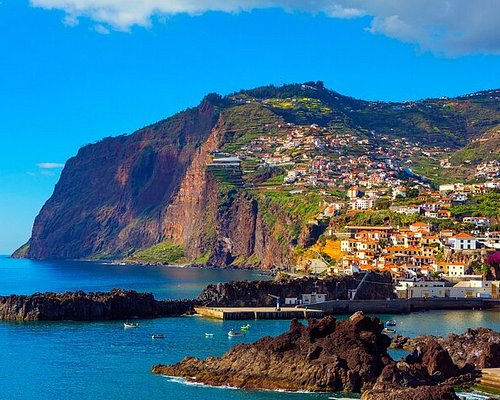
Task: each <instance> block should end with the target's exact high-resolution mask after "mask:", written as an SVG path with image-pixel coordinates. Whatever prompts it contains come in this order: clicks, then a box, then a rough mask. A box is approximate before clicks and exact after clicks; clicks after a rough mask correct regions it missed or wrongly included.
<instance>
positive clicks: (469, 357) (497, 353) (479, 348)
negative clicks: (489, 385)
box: [392, 328, 500, 369]
mask: <svg viewBox="0 0 500 400" xmlns="http://www.w3.org/2000/svg"><path fill="white" fill-rule="evenodd" d="M431 340H435V341H437V342H438V343H439V344H440V345H441V346H442V347H443V348H445V349H446V351H448V353H449V354H450V356H451V358H452V359H453V362H454V363H455V364H457V365H458V366H460V367H463V366H464V365H466V364H472V365H474V366H475V367H476V368H480V369H482V368H500V333H499V332H495V331H493V330H491V329H486V328H478V329H468V330H467V332H464V333H462V334H460V335H457V334H454V333H452V334H450V335H449V336H448V337H445V338H443V337H435V336H417V337H416V338H408V337H404V336H399V335H397V336H395V337H394V338H393V344H392V346H393V347H395V348H405V349H408V350H411V351H413V350H414V349H416V348H417V347H419V346H421V345H422V344H424V343H427V342H429V341H431Z"/></svg>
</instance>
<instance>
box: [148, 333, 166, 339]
mask: <svg viewBox="0 0 500 400" xmlns="http://www.w3.org/2000/svg"><path fill="white" fill-rule="evenodd" d="M151 339H165V335H164V334H163V333H155V334H153V335H151Z"/></svg>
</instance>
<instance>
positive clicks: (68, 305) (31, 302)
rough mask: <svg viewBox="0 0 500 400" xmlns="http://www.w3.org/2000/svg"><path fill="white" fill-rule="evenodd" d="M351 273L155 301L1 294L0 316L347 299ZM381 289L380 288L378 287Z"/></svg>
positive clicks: (159, 313) (169, 312)
mask: <svg viewBox="0 0 500 400" xmlns="http://www.w3.org/2000/svg"><path fill="white" fill-rule="evenodd" d="M368 278H369V279H366V280H365V281H366V283H365V284H364V296H365V297H368V298H371V297H375V298H385V297H386V296H387V295H388V292H389V291H390V290H391V288H392V286H391V285H388V286H387V287H386V286H385V285H379V284H372V283H373V282H378V283H379V282H385V281H386V280H387V279H390V277H388V276H385V275H382V274H371V275H370V277H368ZM358 280H359V279H356V278H355V277H342V278H326V279H317V278H300V279H282V280H275V281H252V282H248V281H232V282H228V283H219V284H216V285H209V286H207V288H206V289H205V290H204V291H203V292H202V293H201V294H200V295H199V296H198V297H197V298H196V299H186V300H156V299H155V298H154V296H153V294H151V293H138V292H136V291H133V290H123V289H113V290H112V291H110V292H96V293H85V292H83V291H76V292H66V293H50V292H49V293H35V294H33V295H10V296H0V320H16V321H36V320H51V321H60V320H74V321H97V320H116V319H126V318H133V317H138V318H159V317H167V316H178V315H183V314H192V313H194V306H195V305H204V306H231V307H242V306H246V307H251V306H274V304H275V300H274V298H272V297H270V296H269V294H274V295H278V296H280V297H281V298H282V301H283V300H284V299H285V297H300V295H301V293H312V292H313V291H318V293H325V294H327V299H333V298H335V296H337V297H338V298H346V296H347V292H348V290H350V289H351V288H355V287H356V286H357V284H358ZM381 288H382V289H381Z"/></svg>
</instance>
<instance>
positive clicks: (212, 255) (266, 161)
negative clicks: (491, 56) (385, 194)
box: [16, 82, 500, 268]
mask: <svg viewBox="0 0 500 400" xmlns="http://www.w3.org/2000/svg"><path fill="white" fill-rule="evenodd" d="M499 98H500V90H498V89H497V90H491V91H484V92H478V93H474V94H470V95H466V96H461V97H457V98H440V99H427V100H421V101H412V102H402V103H385V102H373V101H363V100H357V99H353V98H350V97H347V96H343V95H341V94H339V93H336V92H334V91H331V90H328V89H326V88H325V87H324V85H323V84H322V83H321V82H306V83H303V84H291V85H284V86H281V87H275V86H266V87H261V88H257V89H252V90H243V91H240V92H237V93H234V94H231V95H228V96H224V97H223V96H220V95H217V94H209V95H207V96H206V97H205V98H204V99H203V100H202V102H201V103H200V105H198V106H197V107H194V108H191V109H188V110H186V111H183V112H180V113H178V114H176V115H174V116H172V117H170V118H168V119H165V120H162V121H159V122H157V123H155V124H152V125H149V126H147V127H145V128H143V129H140V130H138V131H137V132H134V133H133V134H131V135H122V136H119V137H114V138H106V139H103V140H102V141H100V142H98V143H95V144H91V145H88V146H85V147H83V148H82V149H80V151H79V152H78V154H77V155H76V156H75V157H73V158H71V159H70V160H68V162H67V163H66V166H65V168H64V170H63V172H62V174H61V177H60V180H59V182H58V183H57V185H56V187H55V190H54V193H53V195H52V196H51V198H50V199H49V200H48V201H47V203H46V204H45V205H44V206H43V208H42V210H41V211H40V214H39V215H38V216H37V218H36V220H35V223H34V227H33V233H32V237H31V239H30V241H29V243H28V244H27V245H25V246H23V247H22V248H21V249H20V251H18V252H17V253H16V256H25V257H30V258H37V259H43V258H93V259H96V258H98V259H103V258H106V259H107V258H110V259H116V258H121V259H126V260H127V261H129V262H148V263H193V262H194V263H198V264H211V265H217V266H228V265H232V266H254V267H261V268H271V267H280V268H281V267H283V268H286V267H289V266H290V265H291V264H292V263H295V262H296V261H297V260H298V259H300V258H301V257H302V256H303V253H304V251H305V249H308V248H310V246H312V245H315V244H316V243H317V241H318V239H319V238H320V235H321V234H322V233H323V232H325V229H326V228H327V227H328V226H329V225H330V226H332V225H331V224H332V221H331V219H332V217H334V216H337V214H338V213H339V210H337V209H335V207H336V206H335V204H340V203H342V202H345V200H346V195H345V193H346V190H347V189H348V188H349V187H350V186H351V185H359V184H365V183H366V184H368V185H369V186H370V187H372V188H373V189H374V190H380V191H382V190H383V189H384V188H386V190H392V188H396V187H399V186H408V185H413V186H416V187H419V188H430V187H431V185H432V184H437V183H442V182H446V181H450V180H451V179H455V178H454V175H453V167H452V166H453V163H458V162H461V161H460V160H462V159H464V158H471V159H470V160H469V162H468V163H467V166H466V167H467V168H466V171H468V172H467V174H468V175H467V179H470V180H478V179H479V180H481V179H491V178H495V179H496V177H498V164H497V163H498V162H499V158H498V154H497V153H498V152H495V151H488V155H487V156H483V155H481V156H479V157H476V156H473V157H471V156H470V154H482V153H484V150H483V149H484V148H488V149H490V150H495V148H498V146H497V143H498V126H499V124H500V110H499V107H500V102H499ZM447 165H449V166H450V167H447ZM484 165H486V166H484ZM480 166H481V167H480ZM479 168H480V169H479ZM471 171H472V172H471ZM477 171H481V173H479V172H477ZM484 171H486V172H484ZM332 204H333V206H332V207H333V209H332V210H330V211H326V210H325V206H326V205H332Z"/></svg>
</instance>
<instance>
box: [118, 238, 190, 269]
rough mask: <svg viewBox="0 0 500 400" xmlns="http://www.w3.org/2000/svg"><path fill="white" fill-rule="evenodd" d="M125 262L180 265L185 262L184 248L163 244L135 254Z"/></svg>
mask: <svg viewBox="0 0 500 400" xmlns="http://www.w3.org/2000/svg"><path fill="white" fill-rule="evenodd" d="M125 261H130V262H134V263H145V264H162V265H172V264H180V263H182V262H183V261H185V258H184V247H183V246H179V245H175V244H171V243H167V242H161V243H158V244H156V245H154V246H151V247H148V248H146V249H142V250H139V251H137V252H135V253H134V254H133V255H132V256H130V257H129V258H127V259H126V260H125Z"/></svg>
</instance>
